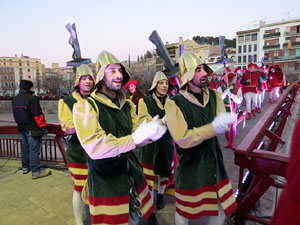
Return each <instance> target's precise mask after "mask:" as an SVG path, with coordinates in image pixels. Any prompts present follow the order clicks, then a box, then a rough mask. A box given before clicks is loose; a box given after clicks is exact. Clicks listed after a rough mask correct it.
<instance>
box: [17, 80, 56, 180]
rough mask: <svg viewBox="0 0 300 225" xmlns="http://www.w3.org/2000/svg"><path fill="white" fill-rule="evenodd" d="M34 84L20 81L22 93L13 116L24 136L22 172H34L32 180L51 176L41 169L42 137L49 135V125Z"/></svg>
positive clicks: (18, 97)
mask: <svg viewBox="0 0 300 225" xmlns="http://www.w3.org/2000/svg"><path fill="white" fill-rule="evenodd" d="M33 93H34V91H33V83H32V82H31V81H29V80H21V81H20V92H19V94H18V95H17V96H16V97H15V98H14V99H13V101H12V108H13V115H14V118H15V121H16V123H17V124H18V130H19V131H20V132H21V134H22V154H21V155H22V171H23V174H27V173H29V172H30V171H32V179H37V178H41V177H46V176H49V175H51V171H47V170H41V168H40V148H41V144H42V136H43V135H44V134H45V133H47V130H46V128H47V123H46V121H45V117H44V114H43V112H42V109H41V106H40V103H39V100H38V98H37V97H35V96H33Z"/></svg>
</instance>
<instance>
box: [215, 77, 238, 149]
mask: <svg viewBox="0 0 300 225" xmlns="http://www.w3.org/2000/svg"><path fill="white" fill-rule="evenodd" d="M218 92H220V93H221V96H222V99H223V103H224V106H225V110H226V112H231V114H232V115H233V118H234V121H233V123H232V125H231V127H230V130H229V131H227V132H225V137H226V140H227V144H226V145H225V148H231V149H232V150H235V149H236V147H235V145H234V139H235V135H236V126H237V116H238V114H239V108H238V107H237V106H238V104H241V102H242V101H243V96H242V91H241V88H239V87H238V86H237V76H236V75H235V74H234V73H229V74H228V75H227V76H224V82H223V84H222V85H221V86H220V87H218Z"/></svg>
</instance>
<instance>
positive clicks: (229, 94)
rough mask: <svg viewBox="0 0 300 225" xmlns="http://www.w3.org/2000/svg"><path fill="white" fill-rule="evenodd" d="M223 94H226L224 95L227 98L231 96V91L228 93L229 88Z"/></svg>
mask: <svg viewBox="0 0 300 225" xmlns="http://www.w3.org/2000/svg"><path fill="white" fill-rule="evenodd" d="M224 93H226V95H228V96H231V95H232V93H231V91H230V89H229V88H228V89H226V90H225V91H224Z"/></svg>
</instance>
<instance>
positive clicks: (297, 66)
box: [295, 62, 300, 70]
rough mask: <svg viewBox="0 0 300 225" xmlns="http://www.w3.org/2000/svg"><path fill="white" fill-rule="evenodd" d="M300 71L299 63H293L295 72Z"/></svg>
mask: <svg viewBox="0 0 300 225" xmlns="http://www.w3.org/2000/svg"><path fill="white" fill-rule="evenodd" d="M299 69H300V62H295V70H299Z"/></svg>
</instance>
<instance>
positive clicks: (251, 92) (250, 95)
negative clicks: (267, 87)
mask: <svg viewBox="0 0 300 225" xmlns="http://www.w3.org/2000/svg"><path fill="white" fill-rule="evenodd" d="M241 84H242V85H243V93H244V96H245V99H246V102H247V105H246V108H247V116H246V120H250V119H251V112H252V115H253V117H256V114H255V107H256V105H257V90H259V91H261V82H260V78H259V74H258V72H255V65H254V64H253V63H249V65H248V71H246V72H245V73H244V76H243V78H242V80H241ZM251 103H253V104H252V107H251Z"/></svg>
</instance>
